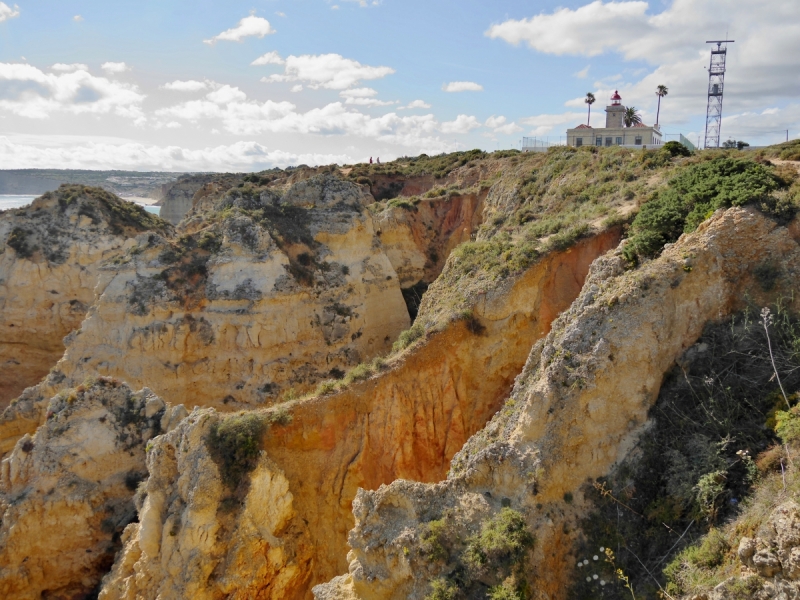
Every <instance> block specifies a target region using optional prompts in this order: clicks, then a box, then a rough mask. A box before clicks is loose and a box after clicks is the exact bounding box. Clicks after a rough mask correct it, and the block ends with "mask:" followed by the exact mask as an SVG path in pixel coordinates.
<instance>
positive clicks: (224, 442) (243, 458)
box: [206, 413, 265, 491]
mask: <svg viewBox="0 0 800 600" xmlns="http://www.w3.org/2000/svg"><path fill="white" fill-rule="evenodd" d="M264 425H265V419H264V418H263V417H262V416H261V415H258V414H254V413H243V414H238V415H232V416H229V417H226V418H224V419H222V420H220V421H219V422H218V423H216V424H214V426H213V427H212V428H211V432H210V434H209V435H208V437H207V438H206V445H207V446H208V450H209V453H210V454H211V458H212V459H213V460H214V462H216V463H217V464H218V465H219V467H220V475H221V477H222V481H223V483H224V484H225V485H226V486H227V487H228V488H229V489H230V490H231V491H235V490H237V489H238V488H239V486H240V485H241V483H242V481H243V480H244V479H245V477H246V476H247V475H248V474H249V473H250V472H251V471H252V470H253V469H254V468H255V466H256V463H257V462H258V456H259V453H260V451H261V436H262V435H263V433H264Z"/></svg>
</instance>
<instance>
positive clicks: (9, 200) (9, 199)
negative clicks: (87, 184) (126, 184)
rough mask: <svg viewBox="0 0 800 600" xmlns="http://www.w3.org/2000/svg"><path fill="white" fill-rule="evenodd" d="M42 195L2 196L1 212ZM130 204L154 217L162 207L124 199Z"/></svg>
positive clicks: (152, 201)
mask: <svg viewBox="0 0 800 600" xmlns="http://www.w3.org/2000/svg"><path fill="white" fill-rule="evenodd" d="M40 195H41V194H0V210H8V209H10V208H22V207H23V206H28V204H30V203H31V202H33V201H34V199H36V198H38V197H39V196H40ZM123 199H124V200H128V201H130V202H135V203H136V204H138V205H139V206H143V207H144V209H145V210H146V211H147V212H151V213H153V214H154V215H157V214H159V211H160V209H161V207H159V206H155V203H156V202H157V200H155V199H154V198H140V197H135V196H134V197H130V198H123Z"/></svg>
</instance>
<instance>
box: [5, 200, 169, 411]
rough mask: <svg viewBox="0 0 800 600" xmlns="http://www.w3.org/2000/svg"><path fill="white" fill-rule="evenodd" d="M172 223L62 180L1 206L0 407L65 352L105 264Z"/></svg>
mask: <svg viewBox="0 0 800 600" xmlns="http://www.w3.org/2000/svg"><path fill="white" fill-rule="evenodd" d="M148 229H151V230H155V231H161V232H162V233H164V232H166V231H167V230H168V225H167V224H166V223H164V222H163V221H160V220H159V219H156V218H154V217H152V215H149V214H148V213H146V212H145V211H144V210H143V209H141V208H140V207H137V206H136V205H134V204H132V203H130V202H125V201H124V200H120V199H119V198H117V197H116V196H113V195H112V194H110V193H108V192H105V191H103V190H101V189H99V188H85V187H83V186H76V185H64V186H62V187H60V188H59V189H58V191H56V192H48V193H47V194H45V195H43V196H41V197H40V198H37V199H36V200H35V201H34V202H33V204H31V205H30V206H28V207H25V208H20V209H15V210H9V211H5V212H3V213H0V409H2V408H5V406H6V405H7V403H8V401H9V400H11V398H13V397H15V396H17V395H18V394H19V393H20V392H22V390H23V389H25V388H26V387H28V386H30V385H34V384H36V383H37V382H38V381H39V380H40V379H41V378H42V377H44V376H45V375H46V374H47V372H48V371H49V370H50V368H51V367H52V366H53V365H55V363H56V362H57V361H58V359H59V358H60V357H61V355H62V354H63V353H64V344H63V342H62V340H63V338H64V336H66V335H67V334H68V333H70V332H71V331H73V330H75V329H77V328H78V327H79V326H80V323H81V321H82V320H83V318H84V317H85V316H86V312H87V310H88V308H89V306H91V305H92V303H93V302H94V288H95V286H96V285H97V282H98V274H99V267H100V264H101V263H102V262H103V261H104V260H107V259H109V258H112V257H114V256H117V255H119V254H121V253H123V252H124V251H125V250H127V249H130V248H131V247H132V246H133V245H134V244H135V242H134V241H133V237H134V236H135V235H137V234H139V233H141V232H142V231H145V230H148Z"/></svg>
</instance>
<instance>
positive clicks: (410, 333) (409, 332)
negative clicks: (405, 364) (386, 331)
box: [392, 323, 425, 352]
mask: <svg viewBox="0 0 800 600" xmlns="http://www.w3.org/2000/svg"><path fill="white" fill-rule="evenodd" d="M423 335H425V327H423V325H422V323H414V324H413V325H412V326H411V327H410V328H409V329H406V330H405V331H404V332H402V333H401V334H400V336H399V337H398V338H397V341H396V342H395V343H394V344H392V352H400V351H401V350H403V349H405V348H408V347H409V346H410V345H411V344H413V343H414V342H415V341H417V340H418V339H420V338H421V337H422V336H423Z"/></svg>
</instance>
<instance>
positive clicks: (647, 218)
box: [625, 157, 782, 261]
mask: <svg viewBox="0 0 800 600" xmlns="http://www.w3.org/2000/svg"><path fill="white" fill-rule="evenodd" d="M781 185H782V182H781V181H780V180H779V179H778V178H777V177H776V176H775V175H774V174H773V173H772V172H771V171H770V170H769V169H767V168H766V167H765V166H764V165H761V164H758V163H755V162H752V161H749V160H744V159H739V158H728V157H720V158H715V159H713V160H710V161H707V162H703V163H699V164H696V165H692V166H690V167H688V168H687V169H685V170H684V171H682V172H681V173H680V175H678V176H677V177H675V178H673V179H672V180H671V181H670V182H669V185H668V186H667V189H665V190H663V191H661V192H659V193H658V194H656V195H654V196H653V197H652V198H651V199H650V200H649V201H648V202H647V203H645V204H644V205H643V206H642V209H641V211H640V212H639V214H638V215H637V216H636V218H635V219H634V221H633V224H632V225H631V237H630V239H629V241H628V243H627V244H626V246H625V256H626V258H627V259H628V260H631V261H633V260H635V259H636V258H637V257H640V256H641V257H648V256H655V255H656V254H657V253H658V252H660V251H661V249H662V248H663V247H664V244H667V243H670V242H674V241H675V240H677V239H678V237H680V235H681V234H682V233H687V232H691V231H694V230H695V229H696V228H697V226H698V225H699V224H700V223H702V222H703V221H704V220H705V219H707V218H708V217H709V216H710V215H711V214H712V213H713V212H714V211H715V210H717V209H719V208H728V207H731V206H742V205H745V204H748V203H753V202H758V203H760V204H761V208H762V209H764V210H766V211H767V212H770V210H771V208H772V209H774V208H775V207H776V204H775V203H776V200H775V198H773V197H772V193H773V192H775V191H776V190H778V189H779V188H780V187H781Z"/></svg>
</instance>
